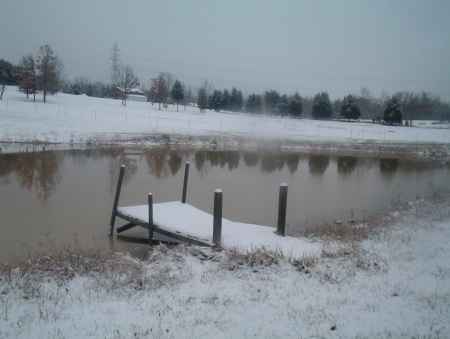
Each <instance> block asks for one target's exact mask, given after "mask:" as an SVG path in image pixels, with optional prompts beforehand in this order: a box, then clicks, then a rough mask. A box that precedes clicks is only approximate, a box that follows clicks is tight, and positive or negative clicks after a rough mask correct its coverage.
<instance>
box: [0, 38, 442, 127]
mask: <svg viewBox="0 0 450 339" xmlns="http://www.w3.org/2000/svg"><path fill="white" fill-rule="evenodd" d="M62 70H63V63H62V61H61V60H60V59H59V58H58V56H57V55H56V54H55V53H54V52H53V50H52V48H51V47H50V46H49V45H43V46H41V47H40V48H39V50H38V53H37V56H36V58H33V55H32V54H28V55H25V56H23V57H22V58H21V60H20V62H19V64H18V65H13V64H11V63H10V62H8V61H5V60H3V59H1V60H0V85H1V87H0V99H1V98H2V97H3V92H4V90H5V86H6V85H18V86H19V90H20V91H21V92H23V93H25V94H27V97H28V96H29V95H33V98H34V100H35V95H36V93H38V92H41V93H42V94H43V100H44V102H45V101H46V96H47V95H48V94H55V93H57V92H58V91H62V92H63V93H69V94H75V95H79V94H86V95H88V96H93V97H108V94H109V92H110V90H111V89H112V88H114V87H119V88H120V89H121V92H122V104H123V105H126V99H127V97H128V95H129V93H130V92H131V91H132V90H133V89H134V88H135V87H137V86H139V85H140V81H139V79H138V77H137V76H136V75H135V73H134V71H133V69H132V67H131V66H130V65H125V66H121V67H120V68H119V69H118V70H117V72H118V74H117V76H116V77H115V79H117V80H116V82H117V83H114V84H107V83H104V82H100V81H96V82H90V81H89V78H87V77H77V78H75V79H74V80H73V81H67V80H64V79H63V77H62ZM150 82H151V85H150V89H149V90H148V91H145V88H143V87H141V88H143V90H144V92H145V95H146V96H147V100H148V101H150V102H152V103H157V104H158V108H159V109H161V105H163V106H166V105H167V104H168V103H173V104H176V105H177V111H178V105H179V103H182V104H184V105H185V106H186V105H192V104H194V105H196V106H197V107H198V108H199V109H200V111H201V112H205V111H206V110H213V111H216V112H230V113H240V112H243V113H248V114H252V115H270V116H280V117H290V118H301V117H304V118H314V119H347V120H357V119H371V120H373V121H384V122H385V123H389V124H394V123H395V124H402V123H403V121H405V124H411V123H412V121H413V120H417V119H435V120H450V103H449V102H443V101H441V99H440V98H439V97H438V96H434V95H432V94H430V93H427V92H422V93H414V92H410V91H400V92H396V93H394V95H388V94H386V93H383V94H381V95H380V96H379V97H374V96H373V95H371V93H370V91H369V89H368V88H366V87H362V88H361V90H360V93H358V94H349V95H347V96H345V97H344V98H343V99H340V98H337V99H335V100H334V101H331V100H330V98H329V95H328V93H327V92H320V93H317V94H316V95H314V96H313V97H307V96H305V97H302V96H301V95H300V94H299V93H298V92H295V93H294V94H293V95H289V96H288V95H286V94H282V93H279V92H278V91H276V90H267V91H265V92H264V93H259V94H258V93H251V94H249V95H248V97H247V98H244V96H243V94H242V91H241V90H239V89H237V88H236V87H233V88H232V89H231V90H229V89H223V90H218V89H214V90H213V88H212V84H211V83H210V82H209V81H206V80H205V81H204V82H203V83H202V85H201V86H200V87H198V88H196V89H194V88H192V87H191V86H186V85H185V84H183V83H182V82H181V81H180V80H178V79H174V77H173V75H172V74H170V73H167V72H161V73H160V74H159V76H158V77H156V78H153V79H151V81H150Z"/></svg>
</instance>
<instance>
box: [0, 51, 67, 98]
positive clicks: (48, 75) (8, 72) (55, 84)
mask: <svg viewBox="0 0 450 339" xmlns="http://www.w3.org/2000/svg"><path fill="white" fill-rule="evenodd" d="M62 71H63V63H62V61H61V60H60V59H59V58H58V56H57V55H56V54H55V53H54V52H53V50H52V48H51V47H50V45H48V44H46V45H43V46H41V47H40V48H39V50H38V53H37V56H36V58H33V54H28V55H24V56H23V57H22V58H21V60H20V63H19V64H18V65H15V66H14V65H13V64H11V63H10V62H8V61H6V60H3V59H1V60H0V82H1V90H0V99H2V98H3V92H4V91H5V86H6V85H18V86H19V90H20V91H21V92H23V93H25V94H26V95H27V98H28V96H29V95H31V94H32V95H33V100H36V93H38V92H41V93H42V94H43V101H44V102H46V99H47V95H48V94H55V93H58V91H59V89H60V86H61V79H62Z"/></svg>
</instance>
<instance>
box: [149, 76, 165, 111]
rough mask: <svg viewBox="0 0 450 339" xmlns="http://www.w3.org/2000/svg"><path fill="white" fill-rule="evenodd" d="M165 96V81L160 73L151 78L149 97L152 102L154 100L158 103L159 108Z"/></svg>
mask: <svg viewBox="0 0 450 339" xmlns="http://www.w3.org/2000/svg"><path fill="white" fill-rule="evenodd" d="M167 96H168V92H167V86H166V81H165V80H164V78H163V77H162V75H160V76H159V77H157V78H154V79H152V86H151V87H150V98H151V100H152V102H156V103H158V104H159V109H161V104H164V103H166V101H167Z"/></svg>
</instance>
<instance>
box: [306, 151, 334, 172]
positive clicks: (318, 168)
mask: <svg viewBox="0 0 450 339" xmlns="http://www.w3.org/2000/svg"><path fill="white" fill-rule="evenodd" d="M329 164H330V157H329V156H327V155H311V156H310V157H309V171H310V172H311V173H313V174H319V175H320V174H323V173H324V172H325V170H326V169H327V168H328V165H329Z"/></svg>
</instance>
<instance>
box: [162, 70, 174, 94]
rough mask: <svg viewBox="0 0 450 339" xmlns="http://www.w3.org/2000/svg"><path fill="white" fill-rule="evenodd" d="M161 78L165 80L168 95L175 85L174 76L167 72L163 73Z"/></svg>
mask: <svg viewBox="0 0 450 339" xmlns="http://www.w3.org/2000/svg"><path fill="white" fill-rule="evenodd" d="M159 76H160V77H162V78H163V79H164V82H165V84H166V91H167V93H170V89H171V88H172V84H173V75H172V74H170V73H167V72H161V73H159Z"/></svg>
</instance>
